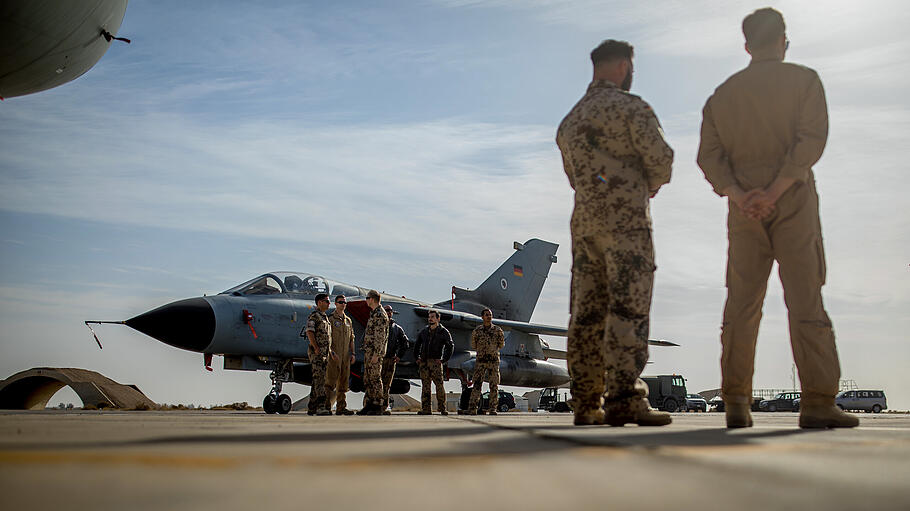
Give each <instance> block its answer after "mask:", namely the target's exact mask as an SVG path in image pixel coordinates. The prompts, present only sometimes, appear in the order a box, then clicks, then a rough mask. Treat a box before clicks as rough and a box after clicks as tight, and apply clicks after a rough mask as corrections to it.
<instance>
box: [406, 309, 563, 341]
mask: <svg viewBox="0 0 910 511" xmlns="http://www.w3.org/2000/svg"><path fill="white" fill-rule="evenodd" d="M430 310H434V311H436V312H438V313H439V317H440V319H441V320H442V322H443V323H444V324H445V325H446V326H453V327H456V328H457V327H461V328H474V327H476V326H477V325H482V324H483V318H481V317H480V316H477V315H475V314H471V313H470V312H462V311H453V310H448V309H438V308H435V307H433V308H430V307H414V313H415V314H417V315H418V316H420V317H426V316H427V315H428V314H429V312H430ZM493 324H494V325H499V326H500V327H502V329H503V330H517V331H519V332H524V333H526V334H541V335H555V336H559V337H565V336H566V334H567V333H568V329H566V328H564V327H561V326H552V325H541V324H537V323H525V322H524V321H511V320H508V319H494V320H493Z"/></svg>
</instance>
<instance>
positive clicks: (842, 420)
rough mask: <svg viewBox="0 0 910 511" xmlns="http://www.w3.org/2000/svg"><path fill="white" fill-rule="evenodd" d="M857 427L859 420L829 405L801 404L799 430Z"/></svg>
mask: <svg viewBox="0 0 910 511" xmlns="http://www.w3.org/2000/svg"><path fill="white" fill-rule="evenodd" d="M857 426H859V419H858V418H856V417H855V416H853V415H850V414H849V413H845V412H844V411H843V410H841V409H840V408H838V407H836V406H834V405H833V404H830V405H809V404H806V403H803V404H802V409H801V410H800V412H799V427H801V428H807V429H811V428H855V427H857Z"/></svg>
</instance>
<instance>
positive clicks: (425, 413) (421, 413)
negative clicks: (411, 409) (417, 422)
mask: <svg viewBox="0 0 910 511" xmlns="http://www.w3.org/2000/svg"><path fill="white" fill-rule="evenodd" d="M432 414H433V412H431V411H429V410H420V411H419V412H417V415H432Z"/></svg>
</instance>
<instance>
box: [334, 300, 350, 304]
mask: <svg viewBox="0 0 910 511" xmlns="http://www.w3.org/2000/svg"><path fill="white" fill-rule="evenodd" d="M335 303H336V304H338V305H344V304H346V303H348V302H346V301H344V300H336V301H335Z"/></svg>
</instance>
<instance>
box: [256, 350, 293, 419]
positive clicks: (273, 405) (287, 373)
mask: <svg viewBox="0 0 910 511" xmlns="http://www.w3.org/2000/svg"><path fill="white" fill-rule="evenodd" d="M293 370H294V365H293V364H292V363H291V361H290V360H284V361H280V362H276V363H275V365H274V368H273V369H272V372H271V374H269V378H270V379H271V380H272V391H271V392H269V394H268V395H267V396H265V398H264V399H263V400H262V409H263V411H265V413H268V414H273V413H280V414H282V415H284V414H287V413H288V412H290V411H291V404H292V403H291V396H289V395H287V394H282V393H281V385H282V384H283V383H287V382H289V381H291V379H292V377H293V374H292V373H293Z"/></svg>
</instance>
